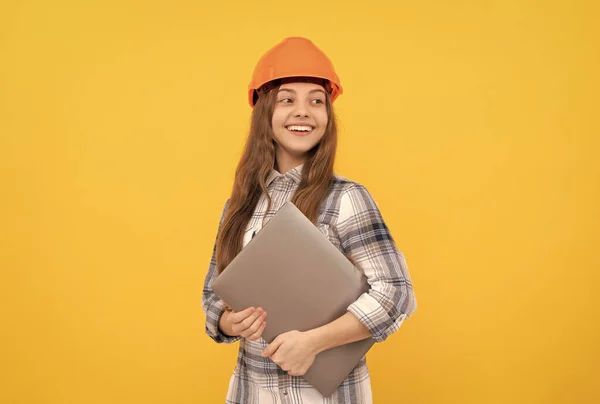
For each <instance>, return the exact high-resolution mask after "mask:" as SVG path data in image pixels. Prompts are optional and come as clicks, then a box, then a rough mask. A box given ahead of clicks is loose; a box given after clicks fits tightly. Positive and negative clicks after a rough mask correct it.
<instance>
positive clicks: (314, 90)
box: [277, 88, 325, 94]
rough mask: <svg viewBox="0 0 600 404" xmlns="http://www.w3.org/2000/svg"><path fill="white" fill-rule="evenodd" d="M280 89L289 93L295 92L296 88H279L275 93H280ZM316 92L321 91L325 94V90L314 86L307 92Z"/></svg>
mask: <svg viewBox="0 0 600 404" xmlns="http://www.w3.org/2000/svg"><path fill="white" fill-rule="evenodd" d="M282 91H288V92H290V93H294V94H296V90H292V89H291V88H280V89H279V91H278V92H277V93H280V92H282ZM316 92H321V93H323V94H325V91H323V90H321V89H320V88H315V89H313V90H310V91H309V92H308V93H309V94H312V93H316Z"/></svg>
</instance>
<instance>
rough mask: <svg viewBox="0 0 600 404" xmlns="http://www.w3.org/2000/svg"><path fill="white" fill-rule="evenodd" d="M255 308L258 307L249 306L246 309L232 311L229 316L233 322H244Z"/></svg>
mask: <svg viewBox="0 0 600 404" xmlns="http://www.w3.org/2000/svg"><path fill="white" fill-rule="evenodd" d="M255 310H256V309H255V308H254V307H248V308H247V309H246V310H242V311H232V312H231V314H230V315H229V318H230V319H231V322H232V323H233V324H237V323H240V322H242V321H243V320H244V319H246V318H247V317H248V316H250V315H252V313H254V311H255Z"/></svg>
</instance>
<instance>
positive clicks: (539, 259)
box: [0, 0, 600, 404]
mask: <svg viewBox="0 0 600 404" xmlns="http://www.w3.org/2000/svg"><path fill="white" fill-rule="evenodd" d="M597 4H598V3H597V2H595V1H587V2H586V1H563V2H559V1H523V0H510V1H508V0H506V1H501V0H496V1H447V2H443V1H431V0H428V1H420V2H415V1H410V2H409V1H401V2H391V1H390V2H381V1H369V2H348V1H336V2H332V1H318V2H317V1H302V2H271V1H268V2H258V3H257V2H247V1H237V2H216V1H215V2H210V3H209V2H198V1H187V2H184V1H175V0H174V1H168V2H166V1H165V2H159V1H125V0H119V1H102V2H101V1H71V2H67V1H54V2H44V1H10V2H2V6H0V179H1V188H0V192H1V195H0V266H1V278H0V292H1V293H0V310H1V314H2V317H1V333H0V366H1V373H2V374H1V375H0V376H1V377H0V402H2V403H6V404H20V403H44V404H64V403H81V404H84V403H85V404H93V403H103V404H104V403H145V404H150V403H170V404H171V403H177V404H188V403H189V404H191V403H220V402H223V401H224V395H225V392H226V389H227V382H228V380H229V376H230V374H231V371H232V369H233V366H234V363H235V359H236V348H237V345H236V346H218V345H216V344H214V343H213V342H212V341H211V340H210V339H209V338H208V337H207V336H206V335H205V334H204V329H203V327H204V317H203V314H202V310H201V306H200V300H201V289H202V282H203V280H204V275H205V273H206V270H207V268H208V263H209V259H210V253H211V251H212V247H213V242H214V237H215V234H216V230H217V223H218V220H219V217H220V213H221V208H222V206H223V203H224V201H225V199H227V197H228V196H229V191H230V189H231V185H232V180H233V173H234V169H235V166H236V164H237V160H238V158H239V155H240V152H241V148H242V146H243V143H244V139H245V136H246V133H247V130H248V124H249V116H250V108H249V106H248V105H247V104H246V86H247V83H248V81H249V79H250V75H251V72H252V69H253V67H254V64H255V63H256V61H257V60H258V58H259V57H260V56H261V55H262V54H263V53H264V52H265V51H266V50H267V49H268V48H270V47H271V46H273V45H274V44H275V43H277V42H279V41H280V40H281V39H282V38H284V37H285V36H295V35H300V36H307V37H310V38H311V39H312V40H313V41H314V42H315V43H316V44H317V45H318V46H320V47H321V48H322V49H323V50H324V51H325V52H326V53H327V54H328V55H329V56H330V57H331V59H332V60H333V62H334V64H335V66H336V69H337V70H338V73H339V75H340V77H341V79H342V84H343V86H344V89H345V93H344V94H343V95H342V96H341V97H340V98H339V99H338V101H336V104H335V106H336V107H337V112H338V115H339V118H340V123H341V129H340V132H341V133H340V147H339V153H338V159H337V166H336V171H337V172H338V173H339V174H341V175H343V176H346V177H349V178H351V179H353V180H355V181H358V182H360V183H362V184H364V185H365V186H367V188H368V189H369V190H370V191H371V193H372V194H373V196H374V197H375V199H376V200H377V202H378V204H379V206H380V208H381V210H382V213H383V215H384V218H385V219H386V221H387V223H388V225H389V226H390V228H391V230H392V233H393V235H394V237H395V239H396V241H397V243H398V245H399V247H400V248H401V249H402V250H403V251H404V253H405V255H406V257H407V260H408V264H409V268H410V271H411V275H412V277H413V281H414V285H415V291H416V295H417V300H418V309H417V311H416V313H415V315H414V317H412V318H411V319H410V320H408V321H407V322H406V323H405V324H404V325H403V327H402V328H401V330H400V331H399V332H398V333H397V334H395V335H394V336H392V337H391V338H390V339H389V340H388V341H387V342H386V343H384V344H382V345H378V346H376V347H375V348H374V349H373V350H372V351H371V353H370V354H369V364H370V369H371V373H372V378H373V389H374V398H375V403H376V404H385V403H423V404H425V403H427V404H429V403H575V402H576V403H597V402H600V401H599V400H600V393H598V389H597V387H595V386H594V382H597V381H598V377H599V375H600V366H599V364H598V363H599V361H600V357H599V348H598V341H599V340H600V332H599V326H598V321H599V316H598V306H599V303H600V301H599V298H598V297H597V293H598V291H597V290H598V281H599V274H598V273H599V269H600V258H599V254H600V253H599V249H598V247H599V245H600V243H599V242H600V237H599V230H598V228H599V224H600V220H599V219H600V218H599V216H600V208H599V205H600V163H599V162H598V156H597V155H598V153H599V152H600V140H599V136H600V125H599V123H598V112H599V111H598V110H599V104H600V102H599V96H600V88H599V87H600V86H599V79H598V72H600V30H599V28H598V19H599V18H600V13H599V9H598V6H597Z"/></svg>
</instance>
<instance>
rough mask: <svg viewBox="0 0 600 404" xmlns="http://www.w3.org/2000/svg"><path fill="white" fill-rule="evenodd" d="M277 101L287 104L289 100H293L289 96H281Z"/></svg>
mask: <svg viewBox="0 0 600 404" xmlns="http://www.w3.org/2000/svg"><path fill="white" fill-rule="evenodd" d="M279 102H283V103H284V104H289V103H290V102H293V100H292V99H291V98H282V99H280V100H279Z"/></svg>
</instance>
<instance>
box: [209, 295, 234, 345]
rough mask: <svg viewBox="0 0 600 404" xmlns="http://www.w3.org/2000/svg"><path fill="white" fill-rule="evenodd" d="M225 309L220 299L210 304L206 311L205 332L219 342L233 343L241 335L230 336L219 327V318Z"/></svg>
mask: <svg viewBox="0 0 600 404" xmlns="http://www.w3.org/2000/svg"><path fill="white" fill-rule="evenodd" d="M225 310H226V307H225V304H224V303H223V301H222V300H217V301H216V302H214V303H213V304H212V306H211V307H210V309H209V310H208V311H207V313H206V333H207V334H208V336H209V337H211V338H212V339H213V340H214V341H215V342H217V343H219V344H233V343H234V342H237V341H239V340H240V339H241V337H231V336H229V335H226V334H223V332H221V330H220V329H219V320H220V319H221V316H222V315H223V313H225Z"/></svg>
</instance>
